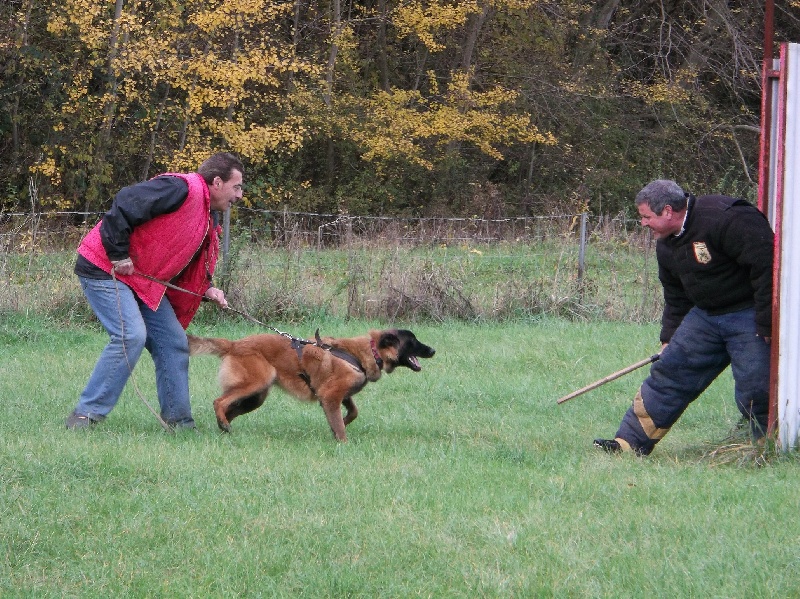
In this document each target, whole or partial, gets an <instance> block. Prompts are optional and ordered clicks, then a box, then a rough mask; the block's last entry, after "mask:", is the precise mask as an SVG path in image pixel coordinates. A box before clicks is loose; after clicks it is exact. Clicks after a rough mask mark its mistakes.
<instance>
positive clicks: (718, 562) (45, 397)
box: [0, 307, 800, 598]
mask: <svg viewBox="0 0 800 599" xmlns="http://www.w3.org/2000/svg"><path fill="white" fill-rule="evenodd" d="M207 309H209V308H208V307H205V308H204V310H207ZM2 318H3V319H4V320H3V322H2V326H1V327H0V397H2V403H0V596H2V597H37V598H39V597H76V598H77V597H80V598H94V597H97V598H101V597H102V598H107V597H148V598H149V597H417V596H419V597H465V598H466V597H611V596H640V597H670V598H671V597H698V598H700V597H702V598H707V597H718V598H737V597H742V598H754V597H755V598H757V597H796V596H800V583H798V580H797V572H798V568H799V567H800V537H798V535H797V529H796V528H795V525H794V522H795V520H796V518H797V513H798V504H799V503H800V501H798V484H797V467H798V461H797V458H796V456H795V455H789V456H782V455H775V454H772V453H770V452H769V451H767V452H766V453H765V454H764V455H763V456H762V459H760V460H754V459H751V458H750V457H749V456H750V455H751V454H752V451H751V452H748V451H747V450H746V449H743V450H741V451H737V450H735V449H731V450H730V451H728V450H727V448H741V447H742V445H741V443H742V442H743V441H744V440H743V439H741V438H739V437H736V435H735V433H734V436H733V437H731V435H732V433H733V432H734V431H735V424H736V422H737V420H738V412H737V411H736V408H735V406H734V403H733V400H732V397H731V381H730V375H729V374H727V373H726V374H725V375H723V377H722V378H721V379H720V380H719V381H717V382H716V383H714V385H713V386H712V388H711V389H710V390H709V391H708V392H707V393H706V394H705V395H704V396H703V397H702V398H701V399H700V400H698V402H696V404H695V405H693V406H691V407H690V408H689V410H688V411H687V412H686V414H684V416H683V418H682V419H681V420H680V421H679V423H678V424H677V425H676V427H675V428H674V429H673V431H672V432H671V433H670V434H669V435H667V437H666V438H665V439H664V441H663V442H662V443H661V444H660V445H659V446H658V447H657V449H656V451H655V452H654V454H653V455H651V456H650V457H648V458H646V459H641V458H636V457H632V456H608V455H605V454H603V453H599V452H597V451H596V450H594V449H593V448H592V447H591V441H592V439H593V438H594V437H595V436H609V435H613V433H614V431H615V430H616V427H617V425H618V423H619V419H620V417H621V416H622V413H623V412H624V410H625V409H626V408H627V406H628V405H629V403H630V400H631V398H632V397H633V394H634V392H635V390H636V388H637V387H638V384H639V383H640V382H641V379H642V378H643V376H644V375H645V372H644V370H642V371H639V372H636V373H633V374H631V375H628V376H627V377H624V378H622V379H619V380H617V381H614V382H612V383H609V384H607V385H605V386H603V387H602V388H600V389H598V390H596V391H593V392H591V393H589V394H586V395H584V396H581V397H579V398H576V399H574V400H572V401H571V402H568V403H565V404H562V405H560V406H557V405H556V400H557V399H558V398H559V397H561V396H563V395H564V394H566V393H568V392H570V391H573V390H575V389H577V388H580V387H583V386H584V385H586V384H587V383H589V382H592V381H594V380H597V379H599V378H601V377H602V376H605V375H606V374H609V373H610V372H613V371H616V370H618V369H620V368H622V367H623V366H627V365H628V364H631V363H634V362H636V361H638V360H640V359H642V358H643V357H647V356H649V355H650V354H652V353H653V352H655V351H656V350H657V349H658V345H657V327H656V325H654V324H636V323H626V322H569V321H566V320H562V319H557V318H552V317H543V318H535V319H528V320H517V321H513V322H504V323H494V324H492V323H484V324H470V323H454V322H449V321H447V322H442V323H428V324H413V323H408V322H396V323H395V324H398V325H404V326H409V327H410V328H413V329H414V331H415V332H416V333H417V334H418V336H419V338H420V339H421V340H423V341H424V342H426V343H429V344H431V345H433V346H434V347H436V349H437V355H436V356H435V357H434V358H433V359H431V360H427V361H425V363H424V364H423V367H424V368H423V370H422V372H420V373H412V372H409V371H405V370H404V371H402V372H396V373H393V374H391V375H385V376H384V378H382V379H381V380H380V381H378V382H377V383H375V384H373V385H370V386H368V387H367V388H366V389H365V390H364V391H363V392H362V393H361V394H360V395H359V396H358V398H357V403H358V405H359V408H360V415H359V418H358V419H357V420H356V421H355V422H354V423H353V424H351V425H350V426H349V427H348V436H349V439H350V441H349V442H348V443H347V444H337V443H335V442H334V441H333V438H332V436H331V434H330V431H329V429H328V426H327V423H326V421H325V418H324V416H323V414H322V411H321V409H320V408H319V406H317V405H313V404H302V403H299V402H297V401H295V400H293V399H290V398H288V397H286V396H285V395H283V394H281V393H280V392H278V391H276V392H275V393H274V395H273V396H271V397H270V398H269V399H268V400H267V403H266V404H265V406H264V407H263V408H262V409H260V410H258V411H256V412H254V413H252V414H249V415H245V416H242V417H241V418H239V419H237V420H236V421H235V422H234V432H233V433H232V434H229V435H225V434H221V433H219V432H218V431H217V428H216V423H215V420H214V416H213V413H212V410H211V401H212V399H213V398H214V397H216V391H217V386H216V378H215V377H216V368H217V362H216V359H215V358H213V357H206V356H203V357H198V358H194V359H193V362H192V366H191V385H192V396H193V406H194V410H195V418H196V420H197V422H198V426H199V433H197V434H195V433H191V432H184V433H180V434H177V435H169V434H167V433H165V432H163V431H162V430H161V428H160V426H159V424H158V422H157V421H156V420H155V418H154V417H153V416H152V415H151V414H150V413H149V412H148V411H147V409H146V407H145V406H144V405H143V403H142V401H141V399H140V398H139V397H138V396H137V395H136V394H135V393H134V390H133V389H132V386H131V385H129V386H128V388H127V389H126V391H125V393H124V395H123V397H122V399H121V400H120V403H119V404H118V406H117V408H116V409H115V410H114V412H113V413H112V414H111V416H110V417H109V418H108V419H107V420H106V421H105V422H104V423H102V424H101V425H99V426H97V427H96V428H95V429H94V430H91V431H67V430H65V429H64V424H63V423H64V418H65V417H66V415H67V414H68V413H69V411H70V410H71V409H72V407H73V406H74V404H75V402H76V399H77V395H78V393H79V392H80V390H81V388H82V386H83V384H84V383H85V380H86V378H87V377H88V374H89V372H90V370H91V368H92V366H93V364H94V361H95V359H96V357H97V355H98V353H99V352H100V350H101V348H102V347H103V345H104V343H105V338H104V334H103V333H102V332H101V331H100V330H99V329H97V328H96V327H95V326H87V325H85V324H84V325H81V326H67V325H64V324H59V323H57V322H55V321H53V320H52V319H48V318H40V317H31V316H30V315H26V314H25V313H24V312H20V313H13V314H5V315H4V316H2ZM211 320H212V319H200V322H205V324H203V325H192V327H191V329H190V330H191V331H192V332H195V333H199V334H210V335H218V336H227V337H232V338H234V337H239V336H242V335H244V334H248V333H251V332H255V331H256V327H254V326H253V325H244V324H241V323H237V322H235V321H230V320H224V321H221V322H218V323H213V322H211ZM272 324H276V323H272ZM276 326H278V327H279V328H283V329H284V330H289V331H291V332H293V333H294V334H297V335H303V336H305V335H310V334H312V333H313V330H314V329H315V328H316V327H320V329H321V331H322V333H323V334H330V335H352V334H360V333H362V332H363V331H364V330H365V329H366V328H368V327H370V326H376V323H375V322H364V321H361V320H351V321H345V320H342V319H334V318H327V319H323V320H314V319H310V320H306V321H302V322H287V323H285V324H276ZM134 378H135V380H136V383H137V387H138V388H139V389H140V391H141V392H142V394H143V396H144V397H145V398H147V399H148V401H150V402H151V403H153V404H157V401H156V399H155V396H154V384H153V376H152V364H151V363H149V358H146V357H144V358H143V359H142V361H141V362H140V364H139V366H138V367H137V370H136V373H135V377H134Z"/></svg>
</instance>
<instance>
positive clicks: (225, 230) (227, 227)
mask: <svg viewBox="0 0 800 599" xmlns="http://www.w3.org/2000/svg"><path fill="white" fill-rule="evenodd" d="M230 249H231V209H230V208H228V209H227V210H226V211H225V212H224V213H223V215H222V270H223V272H224V271H225V269H226V268H227V266H228V252H229V251H230Z"/></svg>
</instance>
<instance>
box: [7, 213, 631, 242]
mask: <svg viewBox="0 0 800 599" xmlns="http://www.w3.org/2000/svg"><path fill="white" fill-rule="evenodd" d="M101 217H102V213H99V212H78V211H74V212H60V211H48V212H29V213H24V212H13V213H0V250H2V251H6V252H7V251H28V250H32V249H33V250H38V251H44V252H47V251H52V250H55V251H59V250H63V249H66V248H68V247H70V246H72V245H77V242H78V241H79V240H80V239H81V237H82V236H83V235H84V234H85V233H86V232H87V231H88V230H89V229H90V228H91V227H93V226H94V225H95V224H96V223H97V221H98V220H99V219H100V218H101ZM637 222H638V221H636V220H633V219H629V218H626V216H625V215H624V214H619V215H600V216H593V215H588V214H586V213H583V214H558V215H549V216H520V217H509V218H498V219H489V218H479V217H472V218H453V217H398V216H391V217H389V216H351V215H345V214H321V213H319V214H318V213H308V212H290V211H286V210H283V211H276V210H257V209H251V208H244V207H237V208H235V209H234V214H233V217H232V218H231V223H232V224H231V227H230V230H229V231H226V238H227V237H229V236H230V235H241V236H244V237H247V238H249V239H251V240H252V241H253V242H259V243H264V244H271V245H274V246H277V247H281V246H283V247H290V246H291V247H295V246H297V245H298V244H300V245H302V246H305V247H309V248H311V247H316V248H318V249H322V248H330V247H339V248H341V247H347V246H350V245H352V244H361V245H364V244H375V243H391V244H394V245H401V246H415V245H430V244H435V245H439V244H496V243H501V242H503V243H523V244H532V243H535V242H538V241H544V240H547V239H552V238H568V237H572V236H574V237H575V238H576V239H578V238H580V237H583V238H585V239H587V240H592V239H595V240H597V239H601V240H604V241H610V240H617V241H623V242H625V243H633V244H637V245H638V244H642V243H644V242H645V241H646V240H645V237H644V234H643V232H642V231H641V230H640V229H639V228H638V226H637ZM582 227H583V228H582Z"/></svg>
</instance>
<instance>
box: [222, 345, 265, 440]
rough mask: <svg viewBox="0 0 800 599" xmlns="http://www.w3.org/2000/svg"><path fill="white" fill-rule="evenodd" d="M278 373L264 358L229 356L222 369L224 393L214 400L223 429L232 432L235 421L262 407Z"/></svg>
mask: <svg viewBox="0 0 800 599" xmlns="http://www.w3.org/2000/svg"><path fill="white" fill-rule="evenodd" d="M276 374H277V373H276V370H275V368H274V367H273V366H272V364H270V363H269V362H267V361H266V360H264V359H263V358H262V357H260V356H253V355H250V356H239V357H238V358H237V359H235V360H234V359H232V358H229V357H226V358H225V359H224V360H223V363H222V367H221V369H220V383H221V384H222V391H223V393H222V395H221V396H220V397H218V398H217V399H215V400H214V414H215V415H216V417H217V424H218V425H219V428H221V429H222V430H223V431H225V432H226V433H229V432H230V431H231V420H233V419H234V418H236V417H237V416H241V415H242V414H247V413H248V412H252V411H253V410H255V409H256V408H258V407H260V406H261V404H263V403H264V400H265V399H266V398H267V393H269V388H270V386H271V385H272V383H273V382H274V381H275V376H276Z"/></svg>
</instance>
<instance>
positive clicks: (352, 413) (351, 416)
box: [342, 397, 358, 426]
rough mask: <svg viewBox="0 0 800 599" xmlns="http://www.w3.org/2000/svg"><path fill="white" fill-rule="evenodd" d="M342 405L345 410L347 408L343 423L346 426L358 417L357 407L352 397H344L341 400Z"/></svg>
mask: <svg viewBox="0 0 800 599" xmlns="http://www.w3.org/2000/svg"><path fill="white" fill-rule="evenodd" d="M342 405H343V406H344V408H345V410H347V413H346V414H345V415H344V425H345V426H347V425H348V424H350V423H351V422H353V420H355V419H356V418H357V417H358V408H357V407H356V402H354V401H353V398H352V397H345V398H344V400H342Z"/></svg>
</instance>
